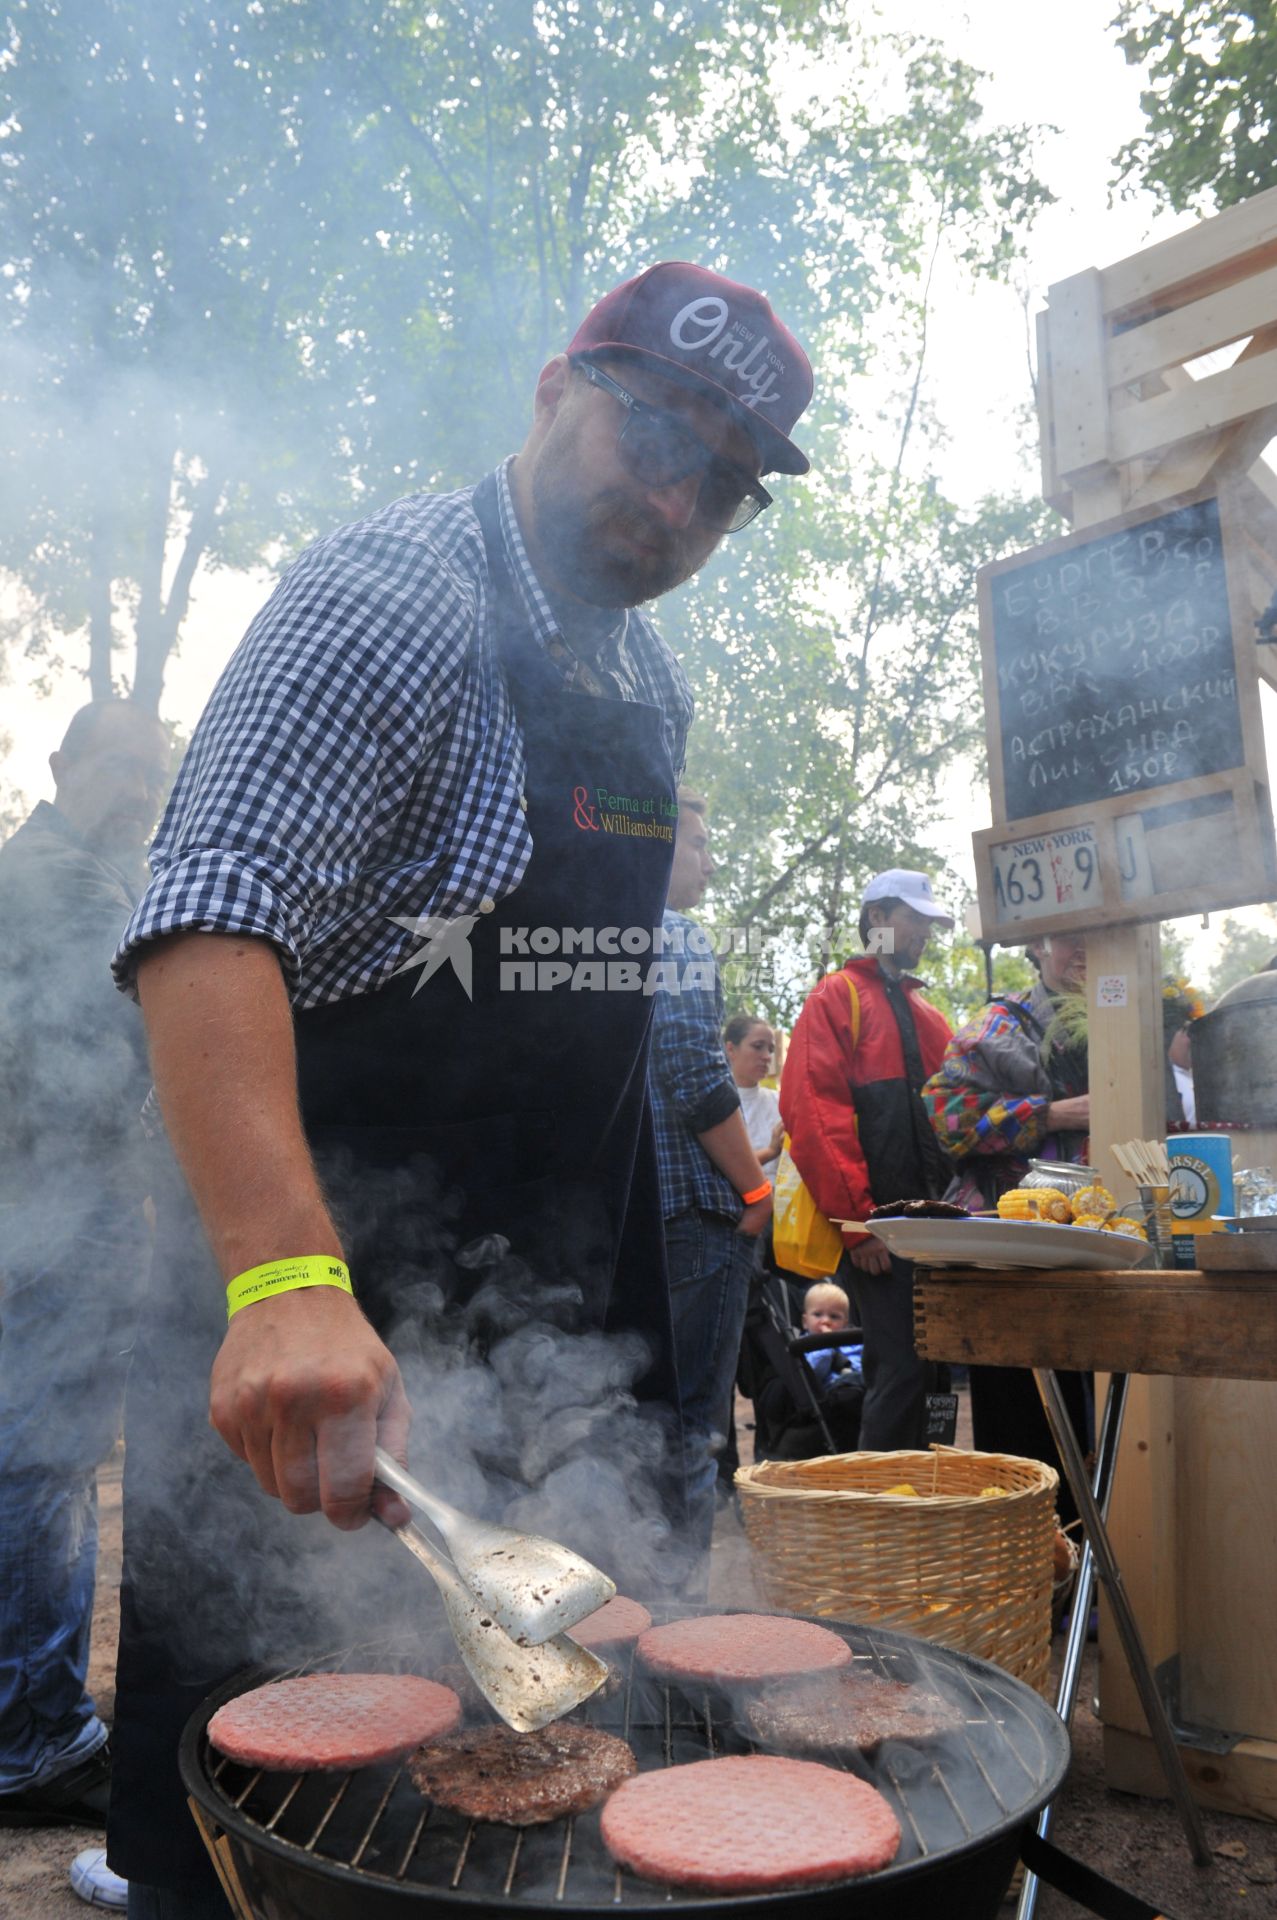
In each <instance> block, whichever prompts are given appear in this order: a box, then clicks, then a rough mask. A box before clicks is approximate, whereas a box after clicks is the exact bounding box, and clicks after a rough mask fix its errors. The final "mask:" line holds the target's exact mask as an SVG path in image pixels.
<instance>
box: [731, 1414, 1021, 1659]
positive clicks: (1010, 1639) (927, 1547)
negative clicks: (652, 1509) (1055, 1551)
mask: <svg viewBox="0 0 1277 1920" xmlns="http://www.w3.org/2000/svg"><path fill="white" fill-rule="evenodd" d="M902 1483H904V1484H906V1485H908V1486H912V1487H914V1488H916V1490H917V1492H918V1494H919V1495H920V1496H921V1497H920V1498H918V1499H916V1500H915V1499H913V1498H912V1497H911V1496H910V1495H908V1494H889V1493H887V1492H886V1489H887V1488H888V1487H894V1486H899V1485H900V1484H902ZM1057 1484H1058V1480H1057V1475H1056V1474H1055V1473H1054V1472H1053V1471H1052V1469H1051V1468H1050V1467H1045V1466H1043V1465H1042V1464H1041V1462H1040V1461H1037V1460H1018V1459H1015V1458H1013V1457H1012V1456H1011V1455H1009V1454H1003V1453H966V1452H962V1451H959V1450H958V1449H955V1448H951V1447H933V1448H932V1449H931V1451H930V1452H928V1453H840V1454H829V1455H826V1456H824V1457H823V1458H821V1459H818V1460H768V1461H764V1462H762V1463H761V1464H760V1465H758V1466H754V1467H742V1468H741V1469H740V1470H739V1471H738V1472H737V1475H736V1489H737V1492H738V1493H739V1495H740V1501H741V1512H742V1516H743V1519H744V1523H745V1533H746V1536H747V1538H748V1540H749V1545H750V1550H751V1554H752V1558H753V1563H754V1571H755V1574H756V1577H757V1579H758V1584H759V1587H760V1588H761V1591H762V1594H763V1596H764V1598H765V1600H766V1602H767V1604H768V1605H769V1606H773V1607H778V1608H784V1609H786V1610H787V1611H790V1612H793V1613H806V1614H825V1615H828V1616H829V1617H831V1618H833V1619H836V1620H850V1621H858V1622H867V1621H878V1622H879V1623H880V1624H881V1625H883V1626H888V1627H898V1628H901V1629H902V1630H903V1631H904V1632H906V1633H916V1634H918V1635H919V1636H920V1637H921V1638H922V1639H924V1640H936V1641H939V1642H940V1644H941V1645H943V1646H946V1647H958V1648H960V1649H961V1650H962V1651H963V1652H964V1653H974V1654H978V1655H979V1656H980V1658H981V1659H984V1660H992V1661H994V1662H995V1664H996V1665H998V1666H1000V1667H1004V1668H1005V1669H1006V1671H1007V1672H1008V1673H1012V1674H1014V1675H1015V1676H1016V1678H1017V1679H1020V1680H1024V1681H1026V1682H1027V1683H1028V1685H1029V1686H1031V1687H1036V1688H1037V1690H1038V1691H1039V1693H1043V1694H1045V1693H1048V1692H1049V1673H1048V1668H1049V1664H1050V1648H1051V1581H1052V1567H1051V1551H1052V1543H1053V1541H1054V1537H1055V1517H1054V1516H1055V1489H1056V1486H1057ZM983 1487H1001V1488H1003V1489H1005V1491H1004V1493H1002V1494H1000V1495H994V1496H990V1495H987V1494H986V1495H984V1496H983V1497H982V1496H981V1488H983Z"/></svg>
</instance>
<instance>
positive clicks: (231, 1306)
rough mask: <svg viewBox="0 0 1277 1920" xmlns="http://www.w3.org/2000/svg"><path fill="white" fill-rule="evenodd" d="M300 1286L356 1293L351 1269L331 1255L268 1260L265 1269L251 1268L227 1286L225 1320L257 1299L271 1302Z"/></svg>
mask: <svg viewBox="0 0 1277 1920" xmlns="http://www.w3.org/2000/svg"><path fill="white" fill-rule="evenodd" d="M299 1287H340V1288H341V1290H342V1292H343V1293H353V1292H354V1291H355V1289H354V1288H353V1287H352V1286H351V1284H350V1270H349V1268H348V1267H347V1266H346V1264H345V1262H344V1261H341V1260H336V1259H334V1258H333V1256H332V1254H331V1253H303V1254H299V1255H298V1256H297V1258H296V1259H295V1260H268V1261H267V1262H266V1264H265V1266H262V1267H250V1268H249V1269H248V1272H247V1273H237V1274H236V1276H235V1278H234V1279H233V1280H228V1281H227V1283H226V1318H227V1319H228V1320H230V1319H232V1318H233V1316H234V1315H235V1314H237V1313H238V1312H239V1310H240V1308H241V1307H251V1306H252V1304H253V1302H254V1301H255V1300H269V1299H270V1298H271V1296H272V1295H273V1294H276V1293H295V1292H296V1291H297V1289H298V1288H299Z"/></svg>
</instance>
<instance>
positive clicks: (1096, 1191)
mask: <svg viewBox="0 0 1277 1920" xmlns="http://www.w3.org/2000/svg"><path fill="white" fill-rule="evenodd" d="M1116 1205H1117V1201H1116V1200H1115V1199H1114V1198H1113V1196H1112V1194H1111V1193H1110V1192H1109V1190H1108V1188H1107V1187H1102V1186H1101V1185H1100V1183H1099V1181H1098V1180H1097V1181H1096V1182H1095V1183H1094V1185H1093V1186H1089V1187H1079V1188H1078V1190H1077V1192H1076V1193H1075V1194H1074V1195H1073V1218H1074V1219H1075V1220H1076V1219H1077V1218H1078V1216H1079V1215H1080V1214H1083V1213H1098V1214H1099V1215H1100V1217H1101V1218H1102V1219H1105V1218H1107V1216H1108V1215H1109V1214H1110V1213H1112V1211H1113V1209H1114V1207H1115V1206H1116Z"/></svg>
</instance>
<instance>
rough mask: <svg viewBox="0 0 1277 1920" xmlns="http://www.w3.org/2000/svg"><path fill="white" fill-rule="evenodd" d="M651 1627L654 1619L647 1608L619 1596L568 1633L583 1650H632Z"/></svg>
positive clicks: (635, 1601) (588, 1614) (571, 1628)
mask: <svg viewBox="0 0 1277 1920" xmlns="http://www.w3.org/2000/svg"><path fill="white" fill-rule="evenodd" d="M651 1624H652V1616H651V1614H650V1613H649V1612H648V1610H647V1608H646V1607H643V1606H640V1605H639V1603H638V1601H637V1600H627V1599H626V1598H625V1596H624V1594H621V1593H618V1594H617V1596H616V1598H615V1599H614V1600H609V1601H608V1603H607V1605H606V1606H605V1607H599V1608H598V1609H597V1611H596V1612H594V1613H587V1614H586V1616H585V1618H584V1620H578V1621H577V1623H576V1625H575V1626H574V1627H569V1629H568V1631H569V1633H570V1634H571V1635H572V1638H573V1639H574V1640H575V1641H576V1642H577V1643H578V1644H579V1645H580V1646H583V1647H628V1646H629V1645H630V1643H631V1642H632V1641H634V1640H637V1639H638V1637H639V1635H640V1634H641V1633H645V1632H646V1631H647V1629H648V1628H649V1627H650V1626H651Z"/></svg>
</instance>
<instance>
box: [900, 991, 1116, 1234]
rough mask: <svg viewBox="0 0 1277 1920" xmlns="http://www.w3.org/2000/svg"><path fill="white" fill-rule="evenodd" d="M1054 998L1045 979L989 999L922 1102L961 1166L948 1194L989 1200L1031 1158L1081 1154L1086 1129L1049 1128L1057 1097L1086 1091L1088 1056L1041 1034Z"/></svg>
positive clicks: (957, 1037) (966, 1201) (968, 1200)
mask: <svg viewBox="0 0 1277 1920" xmlns="http://www.w3.org/2000/svg"><path fill="white" fill-rule="evenodd" d="M1053 1012H1054V1002H1053V1000H1052V998H1051V995H1050V994H1049V993H1048V992H1047V989H1046V988H1045V987H1044V986H1043V985H1042V983H1041V981H1039V982H1038V984H1037V985H1036V986H1035V987H1034V988H1033V991H1032V992H1031V993H1027V994H1007V995H1003V996H1000V997H999V998H997V999H994V1000H991V1001H990V1002H989V1004H988V1006H987V1007H982V1008H981V1010H980V1012H979V1013H978V1014H977V1015H976V1016H975V1018H974V1019H973V1020H969V1021H968V1022H967V1024H966V1026H964V1027H960V1028H959V1029H958V1031H957V1033H955V1034H954V1036H953V1038H952V1040H950V1042H949V1045H948V1047H947V1048H946V1049H945V1056H944V1060H943V1062H942V1063H941V1066H940V1070H939V1072H938V1073H934V1074H932V1076H931V1078H930V1080H928V1082H927V1084H926V1086H925V1087H924V1088H923V1089H922V1102H923V1105H924V1106H925V1108H926V1109H927V1113H928V1115H929V1116H930V1119H931V1124H932V1126H933V1127H934V1128H935V1130H936V1133H937V1134H938V1135H939V1138H940V1141H941V1143H942V1145H943V1146H944V1147H945V1149H946V1151H947V1152H948V1153H949V1154H950V1155H951V1156H952V1158H953V1159H954V1160H957V1161H959V1162H962V1161H970V1162H973V1163H974V1162H975V1159H976V1156H977V1155H978V1156H979V1157H980V1158H979V1161H978V1164H971V1165H970V1166H968V1167H963V1166H961V1165H960V1166H959V1170H958V1176H957V1178H956V1180H955V1181H954V1185H953V1187H952V1188H951V1189H950V1195H949V1197H950V1198H951V1199H959V1200H960V1201H961V1202H962V1204H963V1205H971V1204H977V1205H979V1204H991V1203H992V1201H993V1200H995V1199H996V1198H997V1195H998V1194H999V1193H1005V1192H1006V1190H1007V1188H1008V1187H1013V1186H1015V1185H1016V1183H1017V1182H1018V1181H1019V1180H1020V1178H1021V1177H1022V1175H1023V1174H1024V1171H1025V1169H1026V1167H1027V1165H1028V1162H1029V1160H1030V1158H1031V1157H1032V1158H1037V1159H1042V1160H1072V1161H1076V1160H1080V1159H1081V1158H1082V1155H1083V1150H1084V1147H1085V1143H1086V1135H1085V1134H1082V1133H1057V1134H1048V1133H1047V1131H1046V1110H1047V1108H1048V1107H1049V1106H1050V1104H1051V1102H1052V1101H1053V1100H1064V1099H1068V1098H1070V1097H1071V1096H1072V1095H1074V1094H1079V1093H1085V1092H1086V1055H1085V1052H1084V1051H1081V1052H1079V1050H1078V1049H1076V1048H1061V1047H1052V1048H1051V1049H1050V1051H1049V1053H1048V1055H1047V1056H1046V1057H1045V1058H1044V1057H1043V1050H1042V1049H1043V1040H1044V1037H1045V1034H1046V1031H1047V1028H1048V1027H1049V1026H1050V1023H1051V1017H1052V1014H1053Z"/></svg>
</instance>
